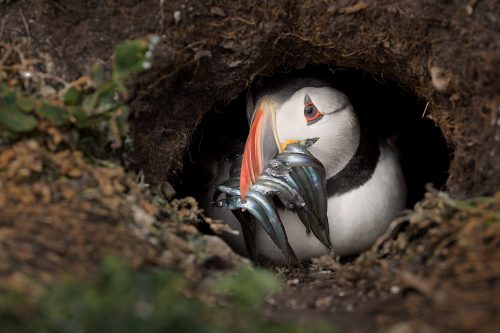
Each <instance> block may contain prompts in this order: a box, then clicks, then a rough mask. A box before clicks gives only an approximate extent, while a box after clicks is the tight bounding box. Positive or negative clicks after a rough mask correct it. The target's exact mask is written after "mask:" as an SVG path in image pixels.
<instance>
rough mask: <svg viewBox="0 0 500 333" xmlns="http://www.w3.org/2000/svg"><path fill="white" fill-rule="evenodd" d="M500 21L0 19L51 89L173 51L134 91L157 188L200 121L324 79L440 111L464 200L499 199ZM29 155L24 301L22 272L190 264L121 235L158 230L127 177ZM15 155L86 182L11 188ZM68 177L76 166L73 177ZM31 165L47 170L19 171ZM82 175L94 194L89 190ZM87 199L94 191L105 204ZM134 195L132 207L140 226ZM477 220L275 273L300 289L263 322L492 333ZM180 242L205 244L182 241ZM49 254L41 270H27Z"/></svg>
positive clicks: (15, 264)
mask: <svg viewBox="0 0 500 333" xmlns="http://www.w3.org/2000/svg"><path fill="white" fill-rule="evenodd" d="M175 12H179V13H180V16H178V15H179V14H177V17H180V20H178V21H177V22H176V20H175V19H174V13H175ZM498 13H500V3H498V1H494V0H491V1H488V0H482V1H473V0H471V1H467V2H463V1H448V2H441V1H432V0H420V1H410V0H404V1H347V0H341V1H335V2H334V1H332V2H326V1H324V2H319V1H317V2H315V1H302V2H296V1H266V2H263V1H224V0H221V1H209V0H207V1H203V2H193V3H191V2H187V1H165V2H164V1H153V0H145V1H139V0H122V1H118V0H114V1H113V0H107V1H54V0H37V1H22V0H19V1H14V2H13V3H11V4H8V5H2V6H0V41H2V42H4V43H11V44H14V45H17V46H19V48H20V49H22V50H23V52H24V53H25V54H26V55H31V56H37V57H43V58H44V59H46V62H47V63H52V64H54V67H53V69H52V70H53V72H54V74H56V75H58V76H61V77H64V78H65V79H67V80H68V81H71V80H74V79H77V78H79V77H81V76H82V75H86V74H87V73H88V72H89V69H90V67H91V66H92V64H93V63H94V62H95V61H97V60H102V61H104V62H105V63H109V61H110V55H111V53H112V50H113V48H114V46H115V45H116V43H117V42H119V41H122V40H126V39H131V38H135V37H143V36H144V35H146V34H152V33H154V34H157V35H159V36H161V42H160V45H159V46H158V48H157V49H156V51H155V55H154V66H153V68H152V69H151V70H150V71H148V72H147V73H146V74H144V75H141V76H140V77H138V78H137V80H136V81H135V85H134V86H133V87H132V88H133V89H131V90H133V96H132V97H131V100H130V102H131V105H132V108H133V111H134V114H133V119H132V121H133V125H134V129H133V137H134V140H135V145H136V148H138V149H137V150H136V153H135V154H134V156H133V158H132V159H131V162H132V165H133V166H135V167H136V168H137V169H143V170H144V172H145V175H146V179H147V181H148V182H149V183H153V184H157V183H162V182H164V181H166V180H168V179H172V177H175V175H176V174H177V173H178V172H180V171H181V169H182V161H183V156H184V154H185V152H186V150H187V147H188V145H189V142H190V138H191V136H192V134H193V132H194V131H195V129H196V126H197V125H198V124H199V123H200V121H201V118H202V116H203V115H204V114H205V113H207V112H208V111H210V110H212V108H213V107H214V105H220V104H225V103H228V102H229V101H230V100H232V99H234V98H236V97H237V96H238V95H239V94H240V93H242V92H243V91H244V90H245V88H247V87H248V86H249V84H250V83H252V82H254V81H255V80H259V79H260V78H262V77H264V76H266V75H270V74H272V73H273V72H275V71H276V70H277V69H279V68H284V67H288V68H302V67H304V66H305V65H308V64H328V66H329V67H331V68H334V69H336V68H347V69H351V70H352V69H355V70H359V71H363V72H366V73H369V74H372V75H374V76H376V77H379V78H384V79H386V80H390V81H392V82H395V83H396V84H398V85H400V86H402V87H403V88H404V89H406V90H408V91H409V92H411V93H412V94H414V95H415V96H417V97H418V98H420V99H421V100H423V101H424V102H426V103H427V102H428V108H427V110H426V113H425V117H427V118H429V119H431V120H433V121H434V122H435V123H436V125H437V126H439V128H440V129H441V130H442V132H443V134H444V136H445V138H446V140H447V141H448V143H449V144H450V146H451V147H452V148H453V151H454V156H453V160H452V163H451V167H450V177H449V179H448V181H447V186H446V189H447V191H448V192H449V193H450V194H451V195H452V196H454V197H461V198H464V197H472V196H478V195H485V194H489V195H491V194H494V193H495V191H497V190H498V189H499V187H500V150H499V146H500V145H499V142H500V94H499V91H500V80H499V79H498V77H499V76H500V14H498ZM30 145H31V146H30ZM32 145H33V144H28V143H26V146H23V145H20V146H16V147H6V148H2V156H3V157H2V158H3V160H2V158H0V164H1V163H3V165H2V166H0V169H1V170H0V171H1V179H2V182H1V183H0V185H1V187H0V188H1V190H2V193H1V194H2V196H0V209H1V213H0V248H1V249H2V252H1V253H0V261H1V262H0V278H1V279H2V280H3V281H2V282H4V281H10V282H11V283H20V284H21V285H23V284H24V282H19V281H23V279H24V278H21V279H19V278H18V277H19V274H18V273H19V272H21V273H22V274H21V275H22V276H24V275H23V274H26V275H31V274H35V275H38V277H40V278H41V279H42V280H50V279H51V278H53V276H54V275H57V273H58V272H63V271H74V272H76V273H80V272H84V271H89V270H92V269H93V267H95V263H97V262H98V261H99V258H100V257H101V256H102V255H103V253H104V252H106V251H108V250H110V251H115V252H116V253H119V254H122V255H123V256H124V257H127V258H129V259H130V261H131V262H133V263H135V265H136V266H144V265H160V266H167V265H173V264H181V263H182V262H183V260H182V256H183V255H185V256H188V254H190V253H191V252H194V250H193V249H192V248H190V246H191V245H189V244H185V242H183V241H182V240H181V238H180V237H178V236H175V237H174V236H168V237H167V236H165V234H164V232H163V231H162V232H161V234H162V236H161V237H160V236H158V235H157V233H158V231H155V232H153V235H152V236H151V235H149V234H148V233H147V235H146V236H144V232H139V233H138V232H137V230H136V229H133V228H132V229H131V228H128V227H124V224H123V223H122V222H123V221H129V220H130V223H129V224H131V225H137V224H141V222H140V221H142V222H144V218H140V217H138V216H143V217H144V216H149V215H151V216H152V215H155V214H156V213H155V212H156V210H155V209H156V208H152V206H151V203H150V202H148V198H147V196H146V197H144V198H143V194H139V193H143V192H142V190H141V189H140V188H139V185H137V184H136V183H134V182H132V181H130V179H129V178H127V177H125V172H124V171H123V169H121V168H118V169H116V170H114V171H113V172H112V174H111V175H110V174H109V171H106V170H104V169H98V168H95V167H93V166H89V165H87V164H86V162H84V161H81V159H79V157H78V156H59V157H58V159H57V158H56V160H53V159H54V158H55V157H54V156H53V155H52V153H47V152H44V150H43V149H44V148H43V147H34V146H32ZM12 149H14V150H15V149H18V151H16V154H17V155H18V156H23V158H26V159H30V158H34V161H37V160H40V161H42V162H40V163H41V165H42V166H47V165H48V167H47V168H49V169H50V170H52V169H54V168H55V169H57V170H59V171H58V172H59V173H58V174H59V175H61V177H62V176H64V177H63V178H64V179H66V178H69V179H71V178H75V179H78V181H73V182H69V181H66V180H61V182H62V183H59V182H57V181H52V182H46V183H43V182H40V183H37V182H36V181H34V180H33V179H32V178H30V177H27V178H25V179H24V178H22V177H21V178H19V177H18V176H19V175H18V174H16V176H12V175H11V176H9V170H10V168H11V167H12V163H13V159H14V157H12V152H10V153H9V151H10V150H12ZM30 149H31V151H30ZM9 154H10V155H9ZM37 154H39V155H37ZM9 156H10V157H9ZM33 156H34V157H33ZM37 156H38V157H37ZM44 156H45V157H44ZM50 156H52V157H50ZM2 161H3V162H2ZM43 161H45V162H43ZM57 161H59V162H57ZM63 161H66V162H67V163H73V162H74V161H79V162H78V163H77V165H76V166H74V167H69V168H68V167H66V166H65V163H66V162H63ZM68 161H69V162H68ZM25 164H26V165H30V168H31V166H32V165H36V163H35V164H33V161H30V160H28V161H24V162H19V163H15V165H25ZM44 168H45V167H42V169H40V170H45V169H44ZM72 169H76V170H80V172H81V173H83V174H85V175H87V176H88V177H87V178H85V177H84V179H85V180H81V179H82V178H81V177H80V176H77V175H76V174H71V172H72V171H71V170H72ZM40 170H38V169H37V170H31V169H29V168H28V171H27V172H28V174H30V173H31V172H40ZM12 172H14V171H12ZM73 172H77V171H73ZM9 177H10V178H9ZM56 179H59V178H56ZM108 179H116V182H111V183H109V182H108V181H107V180H108ZM87 188H91V189H92V188H93V189H95V190H94V192H93V193H94V194H93V195H94V196H92V195H90V197H89V196H88V195H89V194H88V191H87V192H85V191H84V190H85V189H87ZM124 188H127V191H128V190H129V189H136V190H134V191H136V192H134V193H137V197H136V198H135V199H134V201H133V202H134V205H136V206H137V207H139V208H140V210H137V208H135V210H136V213H135V214H136V215H134V212H133V208H131V205H132V204H131V203H130V201H129V200H130V198H129V197H128V196H127V195H125V194H124ZM8 191H11V192H8ZM71 191H73V192H71ZM91 192H92V191H91ZM6 193H9V195H6ZM81 196H83V197H85V198H86V199H85V200H84V201H83V202H82V200H80V199H81ZM2 200H3V201H2ZM23 200H24V201H23ZM44 200H45V201H44ZM471 205H472V206H468V205H466V206H460V207H456V202H455V201H452V200H451V199H449V198H447V197H446V196H443V195H442V194H439V193H435V192H431V193H430V194H429V195H428V198H426V199H425V200H424V201H423V202H422V203H420V204H419V206H418V207H420V208H418V207H417V209H416V211H415V212H414V213H413V215H411V217H410V218H409V220H410V222H404V223H403V224H402V228H401V229H402V230H403V231H404V232H400V233H397V234H395V235H394V236H392V235H391V237H389V238H390V239H389V240H387V241H386V242H385V243H381V244H380V246H379V247H378V248H375V249H373V250H372V251H371V252H368V253H366V254H364V255H362V256H360V257H359V258H356V259H353V260H351V261H348V262H345V263H339V262H338V261H334V260H331V259H327V258H322V259H319V260H317V261H316V262H314V263H313V264H312V265H310V266H308V267H306V268H304V269H300V270H288V269H278V270H279V271H280V272H281V274H282V275H283V276H284V277H286V278H287V279H288V281H289V285H288V287H287V288H286V289H285V290H284V291H283V292H282V293H281V294H279V295H276V296H274V297H273V298H272V299H269V300H268V303H269V304H268V306H267V308H266V309H265V310H264V312H265V313H266V315H268V316H269V317H270V318H271V319H273V320H276V321H286V320H288V319H289V318H292V317H294V318H295V317H304V318H309V320H310V319H311V318H322V319H327V320H332V321H333V322H334V323H336V324H338V325H341V327H343V328H344V329H345V330H349V331H353V332H356V331H373V330H374V329H375V328H384V329H388V328H389V329H390V330H391V332H417V331H432V332H434V331H457V330H462V331H478V330H479V329H482V330H483V331H495V329H498V327H499V326H498V325H499V323H498V318H499V311H498V310H499V308H500V305H499V303H498V300H499V299H500V295H499V284H498V276H499V273H500V272H499V267H498V263H499V259H500V258H499V257H498V255H499V252H498V245H499V244H498V242H499V231H498V224H494V223H493V227H487V226H485V225H484V221H497V220H498V210H499V198H498V195H497V196H496V197H495V198H494V199H491V200H490V201H488V200H486V201H484V202H483V201H479V202H474V203H473V204H471ZM96 207H97V208H99V207H100V208H99V209H96ZM124 207H128V208H126V209H125V208H124ZM421 207H424V208H425V209H423V208H421ZM96 211H98V212H100V213H95V212H96ZM140 211H143V212H146V213H147V214H146V215H144V214H142V213H139V215H137V214H138V213H137V212H140ZM51 212H53V213H51ZM141 214H142V215H141ZM419 214H420V215H419ZM133 216H135V217H134V218H132V217H133ZM146 220H148V219H147V218H146ZM138 221H139V222H138ZM144 223H146V222H144ZM146 224H147V223H146ZM126 225H128V224H126ZM144 228H145V227H144V226H143V227H141V228H139V229H140V230H143V229H144ZM165 228H166V229H168V230H171V229H169V228H168V227H165ZM165 228H163V229H161V228H160V229H161V230H164V229H165ZM146 229H147V228H146ZM174 229H175V228H174ZM134 230H135V231H134ZM155 230H156V229H155ZM172 230H173V229H172ZM183 232H195V231H193V230H188V231H180V232H178V231H175V232H172V234H173V235H175V234H176V233H177V234H180V235H182V233H183ZM165 233H167V234H168V232H166V231H165ZM95 235H102V237H101V236H98V237H95ZM165 237H166V238H167V239H168V240H165ZM152 239H160V240H161V241H160V243H161V244H160V245H158V244H157V243H155V241H152ZM69 249H71V250H69ZM40 254H45V257H44V258H46V260H42V261H40V260H34V259H33V258H36V257H38V256H40ZM2 256H3V257H2ZM44 276H46V278H44ZM12 281H14V282H12ZM395 325H396V326H395Z"/></svg>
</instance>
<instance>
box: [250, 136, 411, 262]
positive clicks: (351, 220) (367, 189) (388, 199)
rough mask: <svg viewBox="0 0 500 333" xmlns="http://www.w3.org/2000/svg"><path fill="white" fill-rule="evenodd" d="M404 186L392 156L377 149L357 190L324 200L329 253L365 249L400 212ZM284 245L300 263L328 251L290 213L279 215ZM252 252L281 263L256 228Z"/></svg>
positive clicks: (273, 247) (382, 147)
mask: <svg viewBox="0 0 500 333" xmlns="http://www.w3.org/2000/svg"><path fill="white" fill-rule="evenodd" d="M405 201H406V186H405V181H404V177H403V173H402V171H401V168H400V166H399V161H398V157H397V154H396V152H394V151H393V150H392V149H391V148H390V147H388V146H387V145H385V144H381V145H380V158H379V162H378V164H377V167H376V168H375V171H374V173H373V175H372V178H370V179H369V180H368V181H367V182H366V183H365V184H363V185H362V186H361V187H359V188H357V189H355V190H353V191H350V192H347V193H345V194H343V195H341V196H336V197H332V198H330V199H329V200H328V220H329V224H330V238H331V241H332V246H333V253H334V254H336V255H350V254H356V253H359V252H361V251H364V250H366V249H368V248H369V247H370V246H371V245H372V244H373V242H375V240H376V239H377V238H378V237H379V236H380V235H381V234H382V233H383V232H384V231H385V229H386V228H387V226H388V225H389V223H390V222H391V220H393V219H394V218H395V217H397V215H398V214H400V213H401V211H402V210H403V208H404V205H405ZM280 216H281V219H282V221H283V224H284V226H285V230H286V233H287V236H288V241H289V242H290V245H291V246H292V248H293V250H294V251H295V254H296V255H297V257H298V258H299V259H301V260H304V259H309V258H311V257H315V256H319V255H324V254H327V253H328V250H327V249H326V248H325V247H324V246H323V245H322V244H321V243H320V242H319V241H318V240H317V239H316V237H315V236H314V235H313V234H310V235H306V232H305V227H304V226H303V224H302V223H301V222H300V220H299V218H298V217H297V215H295V214H294V213H293V212H291V211H280ZM256 250H257V253H258V254H259V255H260V256H263V257H265V258H267V259H269V260H271V261H273V262H276V263H283V262H284V260H283V255H282V254H281V252H280V251H279V249H278V248H277V247H276V245H275V244H274V243H273V242H272V241H271V240H270V238H269V236H268V235H267V234H266V233H265V232H264V231H263V230H262V229H261V228H257V235H256Z"/></svg>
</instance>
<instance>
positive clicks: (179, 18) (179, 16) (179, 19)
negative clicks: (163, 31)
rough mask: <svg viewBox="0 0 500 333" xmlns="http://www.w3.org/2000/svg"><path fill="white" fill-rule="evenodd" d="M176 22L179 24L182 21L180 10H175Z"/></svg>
mask: <svg viewBox="0 0 500 333" xmlns="http://www.w3.org/2000/svg"><path fill="white" fill-rule="evenodd" d="M174 22H175V24H179V23H180V22H181V11H180V10H176V11H175V12H174Z"/></svg>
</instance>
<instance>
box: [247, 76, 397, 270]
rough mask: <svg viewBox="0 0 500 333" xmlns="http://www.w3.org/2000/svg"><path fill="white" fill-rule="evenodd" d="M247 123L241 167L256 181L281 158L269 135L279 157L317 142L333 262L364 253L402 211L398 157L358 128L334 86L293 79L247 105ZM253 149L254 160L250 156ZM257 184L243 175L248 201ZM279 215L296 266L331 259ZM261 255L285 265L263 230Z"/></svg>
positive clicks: (252, 96)
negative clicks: (294, 146) (294, 145)
mask: <svg viewBox="0 0 500 333" xmlns="http://www.w3.org/2000/svg"><path fill="white" fill-rule="evenodd" d="M263 101H265V103H262V102H263ZM263 104H265V105H264V106H262V105H263ZM266 105H267V106H266ZM269 105H270V106H269ZM266 108H267V109H269V108H271V109H272V113H273V116H272V117H268V118H267V119H272V122H273V124H272V126H270V125H269V124H262V123H263V122H265V121H267V122H271V121H270V120H261V119H264V118H265V117H259V113H265V112H268V113H269V112H271V111H266V110H265V109H266ZM263 109H264V111H263ZM254 113H255V114H254ZM256 115H257V117H256ZM247 116H248V119H249V121H250V122H251V130H250V135H249V137H248V139H247V147H248V146H249V145H250V146H251V147H250V149H247V147H246V148H245V154H244V157H243V163H242V165H243V169H244V168H245V164H246V165H247V166H248V167H247V169H248V168H250V169H251V171H250V173H251V174H252V176H253V174H255V173H259V170H262V168H263V166H262V164H263V163H264V162H265V161H264V160H268V159H270V158H273V157H274V156H273V154H275V153H276V152H277V151H275V150H273V149H272V148H269V147H270V146H272V144H270V143H269V139H267V141H266V139H265V138H266V137H267V138H268V137H269V135H270V134H269V133H267V136H266V133H265V131H267V132H270V131H271V130H272V131H274V133H273V135H274V138H275V140H276V146H277V147H278V149H279V147H280V145H281V146H283V144H286V143H287V142H296V141H298V140H303V139H307V138H313V137H318V138H319V140H318V141H317V142H316V143H315V144H314V145H313V146H312V147H310V148H309V151H310V153H311V154H312V155H314V157H316V158H317V159H318V160H319V161H320V162H321V163H322V164H323V166H324V168H325V172H326V180H327V186H326V187H327V192H328V209H327V215H328V221H329V233H330V241H331V244H332V249H331V252H333V254H335V255H340V256H345V255H353V254H357V253H359V252H361V251H364V250H366V249H367V248H369V247H370V246H371V245H372V244H373V243H374V241H375V240H376V239H377V238H378V237H379V236H380V235H381V234H382V233H383V232H384V231H385V229H386V228H387V226H388V224H389V223H390V222H391V220H392V219H394V218H395V217H396V216H397V215H398V214H400V212H401V211H402V209H403V208H404V205H405V201H406V186H405V181H404V177H403V174H402V171H401V168H400V165H399V160H398V154H397V152H396V151H395V150H394V149H393V148H392V147H390V146H389V145H387V144H385V143H384V142H382V141H379V140H377V139H376V138H374V137H371V136H370V134H369V133H368V131H366V130H364V129H362V128H361V127H360V124H359V121H358V118H357V116H356V114H355V113H354V110H353V107H352V105H351V103H350V102H349V100H348V99H347V97H346V96H345V95H344V94H343V93H341V92H340V91H338V90H336V89H334V88H332V87H331V86H329V84H328V82H326V81H323V80H319V79H315V78H292V79H289V80H286V81H285V82H284V83H283V81H282V82H281V83H280V82H274V83H273V84H270V85H267V86H265V87H262V88H261V89H255V90H252V91H251V92H250V93H249V94H248V97H247ZM259 122H260V123H259ZM254 128H255V130H254V131H252V129H254ZM259 131H260V132H259ZM255 132H256V133H257V134H256V133H255ZM263 138H264V139H263ZM255 147H257V148H255ZM252 149H253V150H254V152H253V153H252V152H248V151H249V150H250V151H251V150H252ZM249 155H250V156H249ZM256 155H258V157H259V158H256V157H255V156H256ZM252 178H253V177H251V176H249V175H248V171H247V173H245V172H244V171H242V175H241V179H242V183H241V190H242V198H243V199H244V194H245V188H246V187H248V186H251V184H252V183H253V182H254V180H253V179H252ZM279 214H280V217H281V221H282V222H283V225H284V228H285V230H286V234H287V236H288V241H289V243H290V245H291V247H292V249H293V251H294V252H295V254H296V256H297V258H298V259H300V260H304V259H309V258H311V257H314V256H319V255H323V254H327V253H330V250H328V249H327V248H326V247H325V246H324V245H323V244H322V243H321V242H320V241H319V240H318V239H317V238H316V237H315V236H314V235H313V234H307V233H306V229H305V227H304V225H303V223H301V221H300V219H299V217H298V216H297V215H296V214H295V213H294V212H293V211H290V210H285V209H280V210H279ZM242 242H243V240H242ZM255 251H256V253H257V255H259V256H262V257H264V258H267V259H269V260H271V261H273V262H276V263H280V262H284V261H285V258H284V257H283V255H282V254H281V252H280V250H279V249H278V247H277V246H276V245H275V244H274V243H273V241H272V240H271V239H270V238H269V236H268V234H267V233H266V232H264V230H263V229H262V228H260V227H259V226H257V228H256V237H255Z"/></svg>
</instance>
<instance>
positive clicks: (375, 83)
mask: <svg viewBox="0 0 500 333" xmlns="http://www.w3.org/2000/svg"><path fill="white" fill-rule="evenodd" d="M301 72H305V73H306V74H309V75H315V76H318V75H319V76H323V77H326V78H327V79H329V80H330V81H331V82H333V85H334V86H335V87H336V88H337V89H339V90H341V91H343V92H344V93H345V94H346V95H347V96H348V97H349V99H350V101H351V103H352V105H353V106H354V109H355V111H356V113H357V114H358V117H359V119H360V122H361V125H362V126H367V127H369V128H370V130H371V131H372V132H374V133H375V134H377V135H378V136H379V137H380V138H382V139H385V140H389V141H390V142H391V143H395V144H396V145H397V147H398V149H399V151H400V161H401V166H402V169H403V173H404V175H405V178H406V182H407V188H408V197H407V208H412V207H413V206H414V204H415V203H416V202H418V201H419V200H420V199H422V197H423V195H424V193H425V189H426V184H428V183H431V184H433V186H434V187H436V188H438V189H441V188H443V187H444V185H445V183H446V180H447V178H448V176H449V166H450V160H451V156H452V153H453V152H452V150H451V149H450V148H449V146H448V145H447V143H446V140H445V138H444V137H443V134H442V132H441V130H440V129H439V127H437V126H436V125H435V124H434V122H432V121H431V120H428V119H425V116H424V110H425V104H426V103H425V102H424V101H422V100H420V99H419V98H417V97H416V96H415V95H414V94H412V93H411V92H409V91H408V90H406V89H404V88H403V87H401V86H400V85H398V84H397V83H396V82H392V81H390V80H385V79H383V78H381V77H376V76H373V75H371V74H367V73H363V72H359V71H356V70H336V71H335V72H332V71H330V70H329V69H328V68H327V67H323V66H315V67H308V68H306V69H304V70H302V71H301ZM325 73H327V74H325ZM277 75H278V77H279V75H280V74H277ZM246 93H247V91H243V92H242V93H241V94H240V95H239V96H237V97H236V98H235V99H234V100H233V101H231V102H230V103H229V104H227V105H223V104H221V103H215V105H214V107H213V111H212V112H209V113H207V114H206V115H205V116H204V118H203V120H202V122H201V124H200V126H198V128H197V130H196V132H195V134H194V135H193V138H192V141H191V144H190V148H189V152H188V154H186V157H185V160H184V170H183V173H182V175H181V176H180V177H179V178H178V182H179V183H178V184H176V187H177V189H178V194H179V195H181V196H183V195H191V196H194V197H195V198H198V199H200V198H202V197H203V196H204V195H205V194H206V192H207V190H208V189H209V188H210V187H211V186H213V184H214V182H216V181H217V179H216V177H215V175H216V174H217V172H218V170H217V164H218V163H217V161H220V160H221V159H223V158H224V156H225V155H226V154H227V153H228V152H229V151H231V150H238V149H242V145H243V143H244V142H245V139H246V136H247V134H248V124H247V119H246V114H245V110H246Z"/></svg>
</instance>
